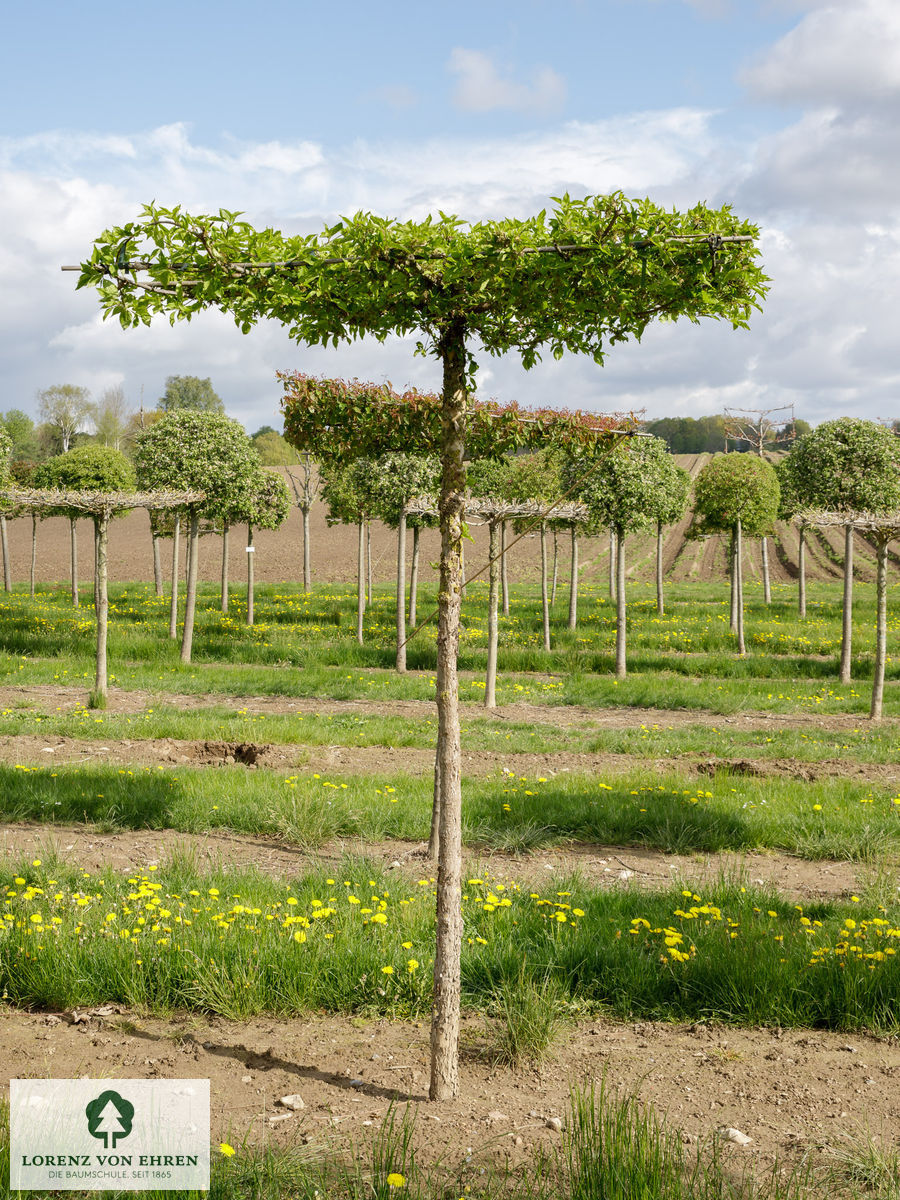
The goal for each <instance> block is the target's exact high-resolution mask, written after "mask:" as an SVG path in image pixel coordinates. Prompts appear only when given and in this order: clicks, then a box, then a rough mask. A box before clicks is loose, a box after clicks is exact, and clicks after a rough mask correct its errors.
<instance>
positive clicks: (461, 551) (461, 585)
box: [459, 542, 466, 600]
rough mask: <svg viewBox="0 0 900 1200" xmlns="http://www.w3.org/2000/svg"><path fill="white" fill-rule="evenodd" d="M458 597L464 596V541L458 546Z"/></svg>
mask: <svg viewBox="0 0 900 1200" xmlns="http://www.w3.org/2000/svg"><path fill="white" fill-rule="evenodd" d="M459 597H460V599H461V600H465V598H466V545H465V542H461V543H460V547H459Z"/></svg>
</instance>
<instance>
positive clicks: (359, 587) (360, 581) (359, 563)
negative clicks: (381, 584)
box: [356, 520, 366, 645]
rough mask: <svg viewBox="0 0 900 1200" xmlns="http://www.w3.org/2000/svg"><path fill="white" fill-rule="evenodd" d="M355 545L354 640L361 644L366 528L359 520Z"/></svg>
mask: <svg viewBox="0 0 900 1200" xmlns="http://www.w3.org/2000/svg"><path fill="white" fill-rule="evenodd" d="M358 528H359V537H358V539H357V546H356V640H357V641H358V642H359V644H360V645H362V644H363V616H364V615H365V611H366V528H365V522H364V521H362V520H360V522H359V527H358Z"/></svg>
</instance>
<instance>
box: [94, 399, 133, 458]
mask: <svg viewBox="0 0 900 1200" xmlns="http://www.w3.org/2000/svg"><path fill="white" fill-rule="evenodd" d="M131 415H132V414H131V412H130V410H129V408H128V401H127V400H126V399H125V391H124V389H123V388H122V387H118V386H117V387H110V388H107V389H106V390H105V391H104V392H103V394H102V395H101V397H100V399H99V400H98V401H97V403H96V405H95V406H94V412H93V419H94V429H95V430H96V432H97V441H98V442H99V443H100V445H101V446H111V447H112V448H113V450H123V449H124V448H125V441H126V438H127V436H128V430H129V422H130V418H131Z"/></svg>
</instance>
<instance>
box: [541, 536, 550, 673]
mask: <svg viewBox="0 0 900 1200" xmlns="http://www.w3.org/2000/svg"><path fill="white" fill-rule="evenodd" d="M541 626H542V628H543V632H544V649H545V650H549V649H550V605H549V603H548V598H547V525H546V523H545V522H544V521H541Z"/></svg>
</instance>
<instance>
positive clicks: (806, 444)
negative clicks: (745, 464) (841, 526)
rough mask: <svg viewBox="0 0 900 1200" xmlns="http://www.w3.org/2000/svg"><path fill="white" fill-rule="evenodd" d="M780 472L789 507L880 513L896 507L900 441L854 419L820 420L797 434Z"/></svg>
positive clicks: (882, 429)
mask: <svg viewBox="0 0 900 1200" xmlns="http://www.w3.org/2000/svg"><path fill="white" fill-rule="evenodd" d="M788 463H789V464H790V465H789V466H785V467H784V468H782V470H783V471H784V472H785V476H784V477H785V478H786V479H788V480H790V485H789V486H790V488H791V491H792V495H795V497H796V500H795V507H794V511H795V512H796V511H798V509H820V510H824V511H829V512H844V513H873V514H884V513H889V512H896V510H897V509H900V439H898V438H897V437H896V436H895V435H894V434H893V433H892V432H891V430H890V429H886V428H885V427H884V426H883V425H877V424H876V423H875V422H874V421H863V420H861V419H860V418H859V417H841V418H840V419H839V420H837V421H825V422H824V423H823V424H822V425H818V426H816V428H815V429H813V430H812V431H811V432H810V433H807V434H805V435H804V436H803V437H802V438H799V439H798V440H797V441H796V442H795V443H794V445H793V447H792V449H791V452H790V455H789V456H788Z"/></svg>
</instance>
